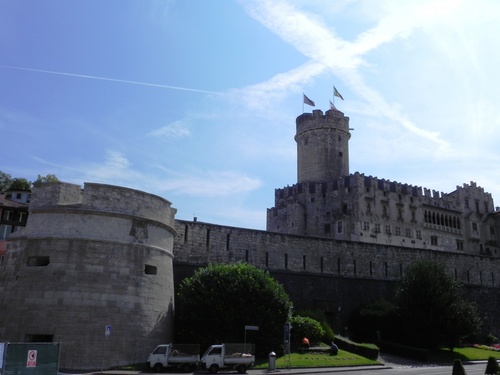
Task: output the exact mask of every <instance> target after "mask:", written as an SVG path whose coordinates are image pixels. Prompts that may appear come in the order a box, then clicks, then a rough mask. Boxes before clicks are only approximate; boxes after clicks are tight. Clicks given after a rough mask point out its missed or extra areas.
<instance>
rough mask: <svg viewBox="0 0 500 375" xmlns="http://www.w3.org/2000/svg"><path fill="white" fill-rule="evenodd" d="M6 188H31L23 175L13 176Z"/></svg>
mask: <svg viewBox="0 0 500 375" xmlns="http://www.w3.org/2000/svg"><path fill="white" fill-rule="evenodd" d="M8 190H31V182H29V181H28V180H27V179H25V178H23V177H19V178H14V179H13V180H12V183H11V184H10V186H9V188H8Z"/></svg>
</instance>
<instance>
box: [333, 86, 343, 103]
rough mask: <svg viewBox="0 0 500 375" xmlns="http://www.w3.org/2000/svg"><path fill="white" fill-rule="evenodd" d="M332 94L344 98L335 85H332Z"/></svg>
mask: <svg viewBox="0 0 500 375" xmlns="http://www.w3.org/2000/svg"><path fill="white" fill-rule="evenodd" d="M333 95H334V96H337V97H339V98H340V99H342V100H344V98H343V97H342V95H340V92H338V91H337V89H336V88H335V86H333Z"/></svg>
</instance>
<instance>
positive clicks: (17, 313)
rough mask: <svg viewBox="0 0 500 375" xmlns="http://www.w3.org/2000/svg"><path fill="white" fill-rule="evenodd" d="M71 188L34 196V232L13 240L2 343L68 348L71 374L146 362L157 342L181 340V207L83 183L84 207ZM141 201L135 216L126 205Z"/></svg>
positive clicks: (1, 283)
mask: <svg viewBox="0 0 500 375" xmlns="http://www.w3.org/2000/svg"><path fill="white" fill-rule="evenodd" d="M65 185H66V184H61V186H60V189H58V187H57V186H56V185H55V184H54V185H52V184H48V185H41V186H40V188H39V189H36V190H35V192H36V194H35V201H34V207H36V208H35V209H33V210H32V211H31V212H30V216H29V220H30V221H29V225H28V226H27V227H26V228H24V229H23V230H21V231H18V232H16V233H15V234H13V235H12V236H11V238H10V240H11V242H10V243H9V246H8V251H7V255H6V258H5V261H4V264H3V265H2V268H1V270H0V271H1V272H0V308H1V311H2V314H0V341H36V340H40V339H43V341H54V342H60V343H61V361H60V366H61V368H62V369H66V370H96V369H100V368H102V367H104V368H108V367H110V366H116V365H125V364H130V363H138V362H144V361H145V360H146V359H147V355H148V353H149V352H150V351H151V350H152V349H153V348H154V347H155V346H156V345H157V344H159V343H163V342H169V341H173V311H174V285H173V266H172V257H173V255H172V253H173V248H172V247H173V241H174V228H173V222H174V220H173V214H174V213H175V209H173V208H171V207H170V203H169V202H168V201H166V200H164V199H161V198H159V199H156V198H154V196H151V195H150V194H144V195H141V194H140V192H138V191H135V190H134V191H130V189H125V188H119V187H112V186H109V185H105V186H102V187H101V186H97V184H91V186H90V189H89V195H87V190H86V189H87V186H88V184H86V185H85V189H84V191H83V197H82V198H83V199H82V203H76V204H75V203H74V199H73V198H72V199H70V201H71V202H72V203H71V204H65V203H66V202H67V201H65V200H64V199H63V200H61V198H60V197H61V194H59V193H60V192H61V191H63V190H64V189H65V188H66V187H65ZM45 189H47V191H45ZM99 194H104V195H108V194H109V195H111V198H110V199H109V200H107V199H106V198H105V197H100V196H99ZM36 197H40V199H41V201H38V202H37V201H36ZM124 197H130V199H133V200H135V201H136V202H134V204H131V205H127V204H126V202H124V201H122V199H125V198H124ZM94 198H95V201H94ZM142 198H144V201H145V202H144V207H145V208H144V209H142V211H141V210H139V212H140V214H141V216H135V215H134V214H133V208H132V209H131V208H128V207H127V206H130V207H134V206H137V207H140V206H141V199H142ZM61 202H63V203H62V204H61ZM96 202H97V203H96ZM101 204H102V206H101ZM149 211H150V212H151V215H150V214H149V213H148V212H149ZM157 211H159V213H157ZM160 219H161V220H162V221H159V220H160ZM107 325H111V326H112V333H111V336H109V337H106V336H105V327H106V326H107Z"/></svg>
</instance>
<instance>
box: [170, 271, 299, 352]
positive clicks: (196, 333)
mask: <svg viewBox="0 0 500 375" xmlns="http://www.w3.org/2000/svg"><path fill="white" fill-rule="evenodd" d="M176 297H177V298H176V312H175V316H176V335H177V336H178V337H177V339H178V342H192V343H199V344H200V345H201V347H202V348H207V347H208V346H209V345H212V344H216V343H222V342H244V340H245V338H246V342H247V343H255V345H256V354H257V355H267V354H268V353H269V352H270V351H278V350H279V348H281V347H282V346H283V327H284V324H285V323H286V321H287V320H288V319H289V317H290V315H291V309H292V302H291V301H290V298H289V296H288V294H287V293H286V292H285V290H284V288H283V286H282V285H281V284H279V283H278V282H277V281H276V280H275V279H273V278H272V277H271V276H270V275H269V273H268V272H266V271H264V270H262V269H258V268H256V267H254V266H251V265H249V264H245V263H236V264H211V265H209V266H207V267H205V268H201V269H199V270H197V271H196V273H195V274H194V275H193V276H192V277H189V278H186V279H184V280H182V282H181V284H180V286H179V290H178V292H177V295H176ZM245 326H258V327H259V330H258V331H253V330H249V331H246V330H245Z"/></svg>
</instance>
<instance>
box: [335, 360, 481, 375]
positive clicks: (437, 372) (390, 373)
mask: <svg viewBox="0 0 500 375" xmlns="http://www.w3.org/2000/svg"><path fill="white" fill-rule="evenodd" d="M452 368H453V366H421V367H391V368H387V369H386V368H384V369H380V368H379V369H376V368H373V369H366V370H359V371H355V373H356V375H394V374H402V375H417V374H419V375H420V374H426V375H451V373H452ZM464 369H465V372H466V373H467V375H484V370H485V369H486V363H478V364H466V365H464ZM352 371H353V370H346V371H342V372H337V374H343V373H345V374H347V373H351V374H352V373H353V372H352Z"/></svg>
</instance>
